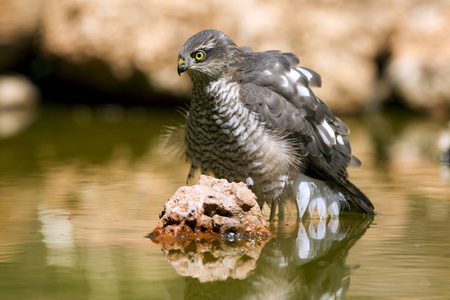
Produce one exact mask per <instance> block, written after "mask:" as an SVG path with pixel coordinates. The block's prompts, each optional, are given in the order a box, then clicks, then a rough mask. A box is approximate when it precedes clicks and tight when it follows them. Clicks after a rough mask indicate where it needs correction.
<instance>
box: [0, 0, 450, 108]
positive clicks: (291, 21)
mask: <svg viewBox="0 0 450 300" xmlns="http://www.w3.org/2000/svg"><path fill="white" fill-rule="evenodd" d="M208 28H215V29H219V30H222V31H223V32H225V33H226V34H227V35H229V36H230V37H231V38H232V39H233V40H234V41H235V42H236V43H237V44H238V45H241V46H242V45H246V46H251V47H252V49H253V51H264V50H272V49H279V50H282V51H285V52H294V53H296V54H297V55H299V57H300V60H301V64H302V65H303V66H306V67H309V68H312V69H314V70H316V71H317V72H318V73H319V74H321V75H322V78H323V87H322V88H321V89H316V90H315V92H316V93H317V94H318V96H319V97H320V98H322V99H323V100H324V101H325V102H326V103H327V104H328V105H330V106H331V108H332V110H333V111H335V112H336V113H339V114H342V113H359V112H362V111H364V110H367V109H379V108H382V107H389V106H391V105H396V106H401V107H403V108H405V109H409V110H412V111H416V112H420V113H426V114H432V115H437V116H439V117H448V115H449V106H450V84H448V83H449V82H450V35H449V34H448V28H450V4H449V1H447V0H441V1H439V0H436V1H423V0H395V1H378V0H377V1H375V0H373V1H372V0H365V1H357V0H353V1H352V0H351V1H328V0H322V1H281V0H276V1H263V0H246V1H225V0H223V1H221V0H215V1H205V2H203V1H202V2H201V3H196V4H192V3H190V2H188V1H184V0H175V1H154V0H148V1H143V0H128V1H125V0H115V1H98V0H1V1H0V53H1V55H0V74H1V75H2V78H1V80H0V83H2V84H1V86H0V87H1V90H0V92H1V91H3V92H2V94H1V98H0V107H1V106H4V105H15V104H17V105H19V104H21V102H20V100H19V98H17V99H15V100H13V99H4V98H5V97H6V98H7V95H5V93H8V91H9V93H13V92H14V91H12V90H13V89H20V90H21V93H23V94H24V95H23V97H25V98H29V99H31V98H36V97H37V95H38V94H40V95H41V98H42V99H43V100H44V101H56V102H59V103H67V102H86V103H98V102H108V103H110V102H116V103H122V104H136V103H138V104H144V105H151V106H156V105H157V106H161V105H164V106H167V105H179V104H180V103H183V102H187V101H188V99H189V94H190V85H189V80H188V78H182V79H180V78H179V77H178V76H177V74H176V71H175V70H176V62H177V54H178V50H179V48H180V47H181V45H182V44H183V42H184V41H185V40H186V39H187V38H188V37H190V36H191V35H193V34H195V33H197V32H198V31H200V30H203V29H208ZM11 74H21V75H23V76H24V77H21V78H17V77H16V78H15V80H14V81H8V80H7V77H6V76H8V75H11ZM183 77H187V76H183ZM21 84H27V85H29V90H26V89H25V88H24V87H23V85H21ZM5 89H6V90H7V92H5V91H4V90H5ZM8 89H11V90H8ZM10 97H12V96H11V95H10ZM8 100H9V101H8ZM23 101H25V100H23ZM28 101H30V102H31V101H33V100H28ZM22 104H23V103H22Z"/></svg>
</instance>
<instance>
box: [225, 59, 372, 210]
mask: <svg viewBox="0 0 450 300" xmlns="http://www.w3.org/2000/svg"><path fill="white" fill-rule="evenodd" d="M298 63H299V60H298V58H297V56H295V55H294V54H291V53H280V52H278V51H268V52H261V53H251V54H250V59H248V60H247V61H246V62H240V63H238V65H236V66H235V67H236V70H237V72H236V73H235V76H234V78H233V79H234V80H235V81H237V82H239V83H241V89H240V100H241V101H242V102H243V103H244V105H245V106H246V107H247V108H248V109H249V110H251V111H253V112H254V113H256V114H257V115H258V116H259V118H260V119H261V120H262V121H264V122H265V123H266V126H267V127H268V128H271V129H274V130H277V131H283V132H284V133H285V134H286V135H288V136H289V138H290V139H291V140H292V141H293V145H294V148H295V149H296V152H297V154H298V156H299V157H301V159H299V161H301V163H299V166H300V167H301V168H302V173H304V174H306V175H308V176H310V177H313V178H317V179H321V180H325V181H328V182H331V183H332V184H333V185H335V186H338V187H339V188H340V189H342V191H343V192H344V194H346V195H347V196H348V198H349V199H350V202H351V203H353V204H354V206H355V207H356V208H357V209H359V210H361V211H363V212H365V213H368V214H373V205H372V203H371V202H370V200H369V199H368V198H367V197H366V196H365V195H364V194H363V193H362V192H361V191H360V190H359V189H358V188H357V187H356V186H354V185H353V184H352V183H351V182H350V181H349V180H348V179H347V177H348V173H347V167H348V166H349V165H350V164H352V165H355V166H359V165H360V164H361V163H360V162H359V160H358V159H357V158H356V157H354V156H353V155H352V154H351V147H350V143H349V140H348V138H347V135H348V134H349V130H348V127H347V126H346V125H345V124H344V123H343V122H342V121H341V120H340V119H339V118H337V117H336V116H334V115H333V113H332V112H331V111H330V109H329V108H328V106H327V105H326V104H325V103H323V102H322V101H321V100H320V99H319V98H317V97H316V96H315V95H314V93H313V91H312V90H311V87H312V86H320V84H321V80H320V76H319V75H318V74H317V73H316V72H314V71H312V70H310V69H307V68H303V67H299V66H297V65H298ZM239 64H240V65H239Z"/></svg>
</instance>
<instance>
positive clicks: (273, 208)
mask: <svg viewBox="0 0 450 300" xmlns="http://www.w3.org/2000/svg"><path fill="white" fill-rule="evenodd" d="M277 202H278V201H273V202H272V205H271V206H270V217H269V221H270V222H273V221H275V212H276V211H277Z"/></svg>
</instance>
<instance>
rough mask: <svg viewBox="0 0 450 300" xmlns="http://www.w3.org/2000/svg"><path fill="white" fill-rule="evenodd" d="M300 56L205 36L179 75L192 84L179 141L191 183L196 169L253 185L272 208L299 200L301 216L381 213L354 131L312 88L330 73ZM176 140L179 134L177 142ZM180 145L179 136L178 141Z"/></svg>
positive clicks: (188, 48) (181, 63) (192, 45)
mask: <svg viewBox="0 0 450 300" xmlns="http://www.w3.org/2000/svg"><path fill="white" fill-rule="evenodd" d="M299 64H300V60H299V59H298V57H297V55H295V54H293V53H285V52H281V51H279V50H270V51H263V52H252V50H251V48H249V47H239V46H237V45H236V44H235V43H234V42H233V40H232V39H231V38H230V37H228V36H227V35H226V34H224V33H223V32H221V31H219V30H215V29H208V30H203V31H201V32H199V33H197V34H195V35H193V36H191V37H190V38H188V39H187V40H186V42H185V43H184V44H183V45H182V47H181V49H180V51H179V53H178V66H177V71H178V75H180V76H181V74H182V73H187V74H188V76H189V77H190V79H191V81H192V99H191V103H190V108H189V110H188V111H187V113H186V117H187V121H186V123H185V124H184V125H183V127H182V129H181V133H180V134H179V135H178V139H180V140H181V143H182V145H181V147H182V149H183V150H182V151H183V152H184V155H185V157H186V160H187V161H189V162H190V169H189V174H188V178H187V181H188V182H190V181H192V179H193V178H194V177H195V174H196V172H198V171H200V172H201V174H205V175H213V176H215V177H217V178H225V179H227V180H228V181H235V182H244V183H246V184H247V185H248V187H249V188H250V189H251V190H252V191H253V192H254V193H255V194H256V196H257V199H258V203H259V205H260V207H261V208H262V207H263V205H264V204H266V203H267V204H268V205H269V206H270V217H269V220H270V221H274V219H275V216H276V209H277V205H278V212H279V215H280V213H281V214H283V210H284V208H283V201H284V200H283V199H286V198H293V199H294V200H295V202H296V204H297V205H296V207H297V213H298V216H299V218H303V217H305V216H307V215H311V216H312V215H313V213H314V212H316V211H317V215H318V216H319V218H321V219H322V218H327V217H328V216H329V217H338V216H339V214H340V212H341V211H346V210H348V211H357V212H361V213H365V214H369V215H373V214H374V206H373V204H372V203H371V201H370V200H369V199H368V198H367V196H366V195H365V194H364V193H363V192H361V191H360V190H359V189H358V188H357V187H356V186H355V185H354V184H353V183H351V182H350V181H349V179H348V172H347V168H348V167H349V166H360V165H361V162H360V161H359V159H357V158H356V157H355V156H353V155H352V153H351V147H350V142H349V139H348V137H347V135H348V134H349V132H350V131H349V129H348V127H347V126H346V125H345V124H344V122H342V121H341V120H340V119H339V118H338V117H336V116H335V115H334V114H333V113H332V112H331V110H330V109H329V107H328V106H327V105H326V104H325V103H324V102H323V101H322V100H320V99H319V98H318V97H316V96H315V94H314V93H313V91H312V87H320V86H321V84H322V80H321V77H320V75H319V74H318V73H317V72H315V71H313V70H312V69H309V68H306V67H303V66H300V65H299ZM174 136H176V134H173V136H172V138H173V137H174ZM169 139H170V138H169Z"/></svg>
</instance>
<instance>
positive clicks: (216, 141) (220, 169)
mask: <svg viewBox="0 0 450 300" xmlns="http://www.w3.org/2000/svg"><path fill="white" fill-rule="evenodd" d="M185 138H186V144H187V150H186V156H187V157H188V158H189V159H191V160H192V165H191V170H190V172H189V177H190V178H192V177H193V175H194V173H195V170H196V169H201V172H202V173H203V174H209V173H213V175H214V176H216V177H218V178H226V179H227V180H229V181H243V182H246V183H247V184H248V185H249V186H250V187H251V188H252V189H253V190H254V192H255V193H256V195H257V196H258V199H259V201H260V205H262V203H263V202H264V201H266V202H268V201H272V200H274V199H277V198H278V197H279V196H280V195H281V194H282V193H283V190H284V188H285V187H286V185H287V184H288V183H289V181H290V180H291V179H292V178H291V174H292V173H293V170H294V169H295V161H296V157H295V154H294V150H293V149H292V147H291V146H290V144H289V142H288V140H286V139H284V136H283V133H281V132H274V131H271V130H269V129H268V128H267V127H266V126H265V124H264V122H262V121H261V120H259V118H258V115H257V114H256V113H254V112H251V111H249V110H248V109H247V108H245V107H244V105H243V104H242V103H241V102H240V101H239V85H238V84H237V83H235V82H230V81H228V80H227V79H219V80H217V81H214V82H209V83H208V84H204V85H202V84H195V85H194V88H193V95H192V104H191V109H190V112H189V117H188V121H187V126H186V135H185Z"/></svg>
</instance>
